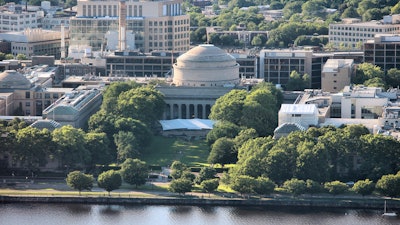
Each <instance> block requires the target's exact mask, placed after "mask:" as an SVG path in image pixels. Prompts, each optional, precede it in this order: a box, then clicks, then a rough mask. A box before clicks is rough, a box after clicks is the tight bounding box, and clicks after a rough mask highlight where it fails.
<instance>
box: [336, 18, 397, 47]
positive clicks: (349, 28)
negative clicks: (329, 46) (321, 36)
mask: <svg viewBox="0 0 400 225" xmlns="http://www.w3.org/2000/svg"><path fill="white" fill-rule="evenodd" d="M399 18H400V15H399V14H396V15H390V16H385V17H384V19H383V20H382V21H369V22H361V20H360V19H354V18H347V19H343V20H342V23H334V24H329V43H333V44H334V46H335V47H340V46H342V47H345V48H349V49H361V48H362V46H363V43H364V42H365V41H367V40H371V39H373V38H374V36H375V35H376V34H398V33H399V32H400V20H399Z"/></svg>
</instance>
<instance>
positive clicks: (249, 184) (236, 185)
mask: <svg viewBox="0 0 400 225" xmlns="http://www.w3.org/2000/svg"><path fill="white" fill-rule="evenodd" d="M255 186H256V179H255V178H254V177H250V176H247V175H240V176H237V177H235V178H234V179H233V180H232V182H231V184H230V187H231V188H232V189H233V190H234V191H237V192H239V193H240V194H241V195H242V196H243V195H244V194H251V193H253V192H254V187H255Z"/></svg>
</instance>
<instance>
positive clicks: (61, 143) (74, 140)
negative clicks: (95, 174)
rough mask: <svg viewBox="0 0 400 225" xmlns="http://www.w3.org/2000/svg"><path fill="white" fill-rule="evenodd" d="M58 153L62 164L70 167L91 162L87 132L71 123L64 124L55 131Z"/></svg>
mask: <svg viewBox="0 0 400 225" xmlns="http://www.w3.org/2000/svg"><path fill="white" fill-rule="evenodd" d="M53 142H54V143H55V144H56V148H57V150H56V155H57V156H58V157H59V159H60V160H61V163H62V164H61V165H65V166H67V167H68V168H74V167H75V166H84V165H86V164H87V163H89V162H90V152H89V151H88V149H86V148H85V146H86V145H85V132H83V130H81V129H77V128H74V127H72V126H71V125H67V126H62V127H60V128H57V129H55V130H54V131H53Z"/></svg>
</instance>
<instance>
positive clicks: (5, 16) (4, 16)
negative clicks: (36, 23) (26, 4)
mask: <svg viewBox="0 0 400 225" xmlns="http://www.w3.org/2000/svg"><path fill="white" fill-rule="evenodd" d="M24 17H25V18H36V14H30V15H29V14H27V15H20V16H9V15H0V19H1V20H8V19H10V20H18V18H20V19H23V18H24Z"/></svg>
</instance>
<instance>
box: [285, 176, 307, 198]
mask: <svg viewBox="0 0 400 225" xmlns="http://www.w3.org/2000/svg"><path fill="white" fill-rule="evenodd" d="M283 188H284V189H285V190H286V191H288V192H289V193H292V194H293V195H294V196H298V195H301V194H304V193H305V192H306V190H307V184H306V182H305V181H304V180H299V179H296V178H292V179H290V180H287V181H285V182H284V183H283Z"/></svg>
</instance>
